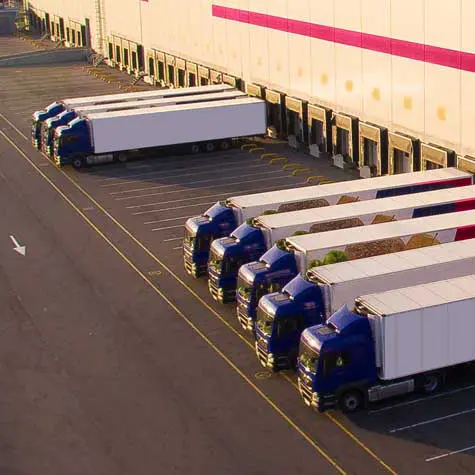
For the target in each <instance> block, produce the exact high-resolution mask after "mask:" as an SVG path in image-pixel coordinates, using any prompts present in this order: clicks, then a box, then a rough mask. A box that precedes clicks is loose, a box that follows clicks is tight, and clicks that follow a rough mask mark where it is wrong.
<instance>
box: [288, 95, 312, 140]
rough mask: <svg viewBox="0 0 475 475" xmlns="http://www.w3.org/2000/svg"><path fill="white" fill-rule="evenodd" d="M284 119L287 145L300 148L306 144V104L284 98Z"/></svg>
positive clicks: (294, 99) (290, 98)
mask: <svg viewBox="0 0 475 475" xmlns="http://www.w3.org/2000/svg"><path fill="white" fill-rule="evenodd" d="M285 119H286V124H287V140H288V142H289V145H290V146H291V147H293V148H296V149H300V148H302V147H303V146H304V145H305V144H306V143H307V142H308V128H307V102H305V101H302V100H300V99H296V98H294V97H288V96H286V97H285Z"/></svg>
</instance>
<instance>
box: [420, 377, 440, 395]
mask: <svg viewBox="0 0 475 475" xmlns="http://www.w3.org/2000/svg"><path fill="white" fill-rule="evenodd" d="M442 384H443V378H442V375H441V374H440V373H429V374H426V375H424V377H423V380H422V392H423V393H424V394H433V393H436V392H437V391H439V390H440V389H441V387H442Z"/></svg>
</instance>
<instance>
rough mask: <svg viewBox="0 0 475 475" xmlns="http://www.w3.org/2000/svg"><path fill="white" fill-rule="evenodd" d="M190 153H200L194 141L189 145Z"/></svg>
mask: <svg viewBox="0 0 475 475" xmlns="http://www.w3.org/2000/svg"><path fill="white" fill-rule="evenodd" d="M191 153H200V146H199V144H197V143H194V144H193V145H192V146H191Z"/></svg>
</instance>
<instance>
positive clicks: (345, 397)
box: [339, 389, 363, 414]
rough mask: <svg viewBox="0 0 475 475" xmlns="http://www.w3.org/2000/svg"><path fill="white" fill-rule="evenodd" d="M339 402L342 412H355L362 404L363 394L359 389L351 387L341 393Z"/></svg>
mask: <svg viewBox="0 0 475 475" xmlns="http://www.w3.org/2000/svg"><path fill="white" fill-rule="evenodd" d="M339 404H340V408H341V410H342V412H345V413H347V414H349V413H351V412H356V411H358V410H359V409H361V407H362V406H363V395H362V394H361V392H360V391H358V390H356V389H352V390H351V391H347V392H346V393H344V394H342V396H341V397H340V401H339Z"/></svg>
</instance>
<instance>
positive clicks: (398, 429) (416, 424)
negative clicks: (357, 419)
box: [389, 407, 475, 434]
mask: <svg viewBox="0 0 475 475" xmlns="http://www.w3.org/2000/svg"><path fill="white" fill-rule="evenodd" d="M472 412H475V407H474V408H472V409H466V410H465V411H459V412H454V413H452V414H447V415H446V416H441V417H436V418H434V419H429V420H427V421H421V422H416V423H415V424H411V425H409V426H404V427H397V428H395V429H391V430H390V431H389V433H390V434H395V433H396V432H402V431H404V430H408V429H414V428H416V427H421V426H425V425H428V424H433V423H434V422H440V421H445V420H447V419H452V418H453V417H458V416H463V415H464V414H470V413H472Z"/></svg>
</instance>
